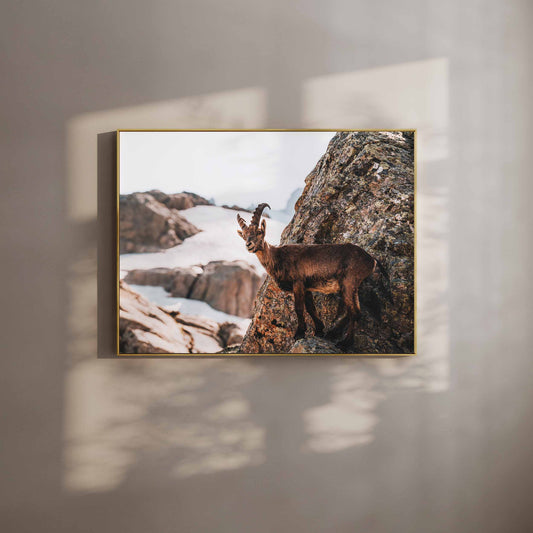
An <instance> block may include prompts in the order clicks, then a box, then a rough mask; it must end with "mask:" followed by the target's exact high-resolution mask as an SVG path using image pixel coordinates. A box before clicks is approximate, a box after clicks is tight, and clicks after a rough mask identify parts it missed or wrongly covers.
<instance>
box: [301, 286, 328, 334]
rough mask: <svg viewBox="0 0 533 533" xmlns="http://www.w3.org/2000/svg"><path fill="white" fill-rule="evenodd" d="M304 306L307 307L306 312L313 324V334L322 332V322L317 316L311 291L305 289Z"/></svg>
mask: <svg viewBox="0 0 533 533" xmlns="http://www.w3.org/2000/svg"><path fill="white" fill-rule="evenodd" d="M305 308H306V309H307V312H308V313H309V315H310V316H311V318H312V319H313V322H314V324H315V335H322V333H323V332H324V323H323V322H322V320H320V318H319V317H318V313H317V312H316V307H315V302H314V300H313V293H312V292H310V291H306V293H305Z"/></svg>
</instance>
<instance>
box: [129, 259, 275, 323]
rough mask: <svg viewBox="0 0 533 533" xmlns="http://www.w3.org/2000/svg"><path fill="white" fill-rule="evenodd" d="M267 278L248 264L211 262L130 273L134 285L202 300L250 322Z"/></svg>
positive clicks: (242, 262)
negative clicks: (152, 286) (152, 287)
mask: <svg viewBox="0 0 533 533" xmlns="http://www.w3.org/2000/svg"><path fill="white" fill-rule="evenodd" d="M264 279H265V275H264V274H260V273H258V272H257V270H256V269H255V268H254V267H253V266H252V265H250V264H248V263H246V262H245V261H211V262H210V263H208V264H207V265H205V266H201V265H198V266H193V267H184V268H153V269H148V270H131V271H130V272H128V274H127V275H126V277H125V278H124V280H125V281H126V282H127V283H130V284H132V285H156V286H160V287H163V288H164V289H165V290H166V291H167V292H169V293H170V294H171V295H172V296H177V297H180V298H191V299H193V300H202V301H203V302H206V303H208V304H209V305H210V306H211V307H213V308H214V309H218V310H219V311H224V312H225V313H228V314H230V315H234V316H240V317H243V318H249V317H251V316H252V306H253V301H254V298H255V296H256V294H257V291H258V289H259V287H260V286H261V283H262V282H263V281H264Z"/></svg>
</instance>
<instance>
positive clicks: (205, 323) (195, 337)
mask: <svg viewBox="0 0 533 533" xmlns="http://www.w3.org/2000/svg"><path fill="white" fill-rule="evenodd" d="M119 335H120V353H122V354H164V353H167V354H187V353H190V354H195V353H217V352H219V351H220V350H222V349H225V348H228V347H229V346H230V345H231V344H236V343H240V341H241V340H242V335H243V331H242V329H241V328H240V326H238V325H236V324H231V323H224V324H222V325H219V324H218V323H217V322H214V321H212V320H208V319H204V318H202V319H200V318H198V317H191V316H187V315H183V314H181V313H177V312H167V311H165V310H164V309H162V308H161V307H159V306H157V305H155V304H153V303H152V302H149V301H148V300H147V299H146V298H143V297H142V296H141V295H140V294H137V293H136V292H135V291H133V290H132V289H131V288H130V287H129V286H128V285H127V284H126V283H125V282H124V281H121V282H120V320H119Z"/></svg>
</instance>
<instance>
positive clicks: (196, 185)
mask: <svg viewBox="0 0 533 533" xmlns="http://www.w3.org/2000/svg"><path fill="white" fill-rule="evenodd" d="M333 135H335V132H166V131H162V132H122V133H121V134H120V193H121V194H127V193H132V192H142V191H148V190H150V189H159V190H161V191H163V192H166V193H176V192H182V191H190V192H195V193H197V194H200V195H201V196H204V197H205V198H208V199H209V198H214V199H215V201H216V203H217V204H219V205H220V204H237V205H239V206H241V207H247V206H249V205H250V204H252V203H253V204H258V203H260V202H267V203H269V204H270V205H271V206H272V208H273V209H283V208H284V207H285V204H286V202H287V199H288V198H289V196H290V194H291V193H292V192H293V191H294V190H295V189H297V188H298V187H304V180H305V178H306V176H307V175H308V174H309V172H310V171H311V170H312V169H313V168H314V166H315V165H316V163H317V161H318V160H319V159H320V157H321V156H322V155H323V154H324V152H325V151H326V148H327V145H328V142H329V141H330V139H331V138H332V137H333Z"/></svg>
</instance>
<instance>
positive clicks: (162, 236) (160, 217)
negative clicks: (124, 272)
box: [120, 191, 207, 254]
mask: <svg viewBox="0 0 533 533" xmlns="http://www.w3.org/2000/svg"><path fill="white" fill-rule="evenodd" d="M183 194H185V193H183ZM187 194H189V193H187ZM175 196H180V195H170V196H169V195H166V194H164V193H161V192H159V191H151V192H150V193H133V194H127V195H121V196H120V253H121V254H123V253H132V252H158V251H161V250H164V249H166V248H172V247H173V246H177V245H178V244H181V243H182V242H183V240H184V239H186V238H187V237H191V236H192V235H196V234H197V233H198V232H199V231H200V230H199V229H198V228H197V227H196V226H194V225H193V224H191V223H190V222H189V221H188V220H187V219H186V218H185V217H183V216H182V215H180V214H179V212H178V209H177V208H175V207H173V206H174V205H182V204H181V203H180V202H178V204H176V203H175V202H174V197H175ZM195 196H196V195H195ZM187 198H189V200H190V201H191V202H192V201H193V200H192V199H191V198H190V197H189V196H188V197H187ZM199 198H201V197H199ZM204 201H205V202H207V200H205V199H204ZM167 204H168V205H167ZM191 207H192V206H191Z"/></svg>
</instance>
